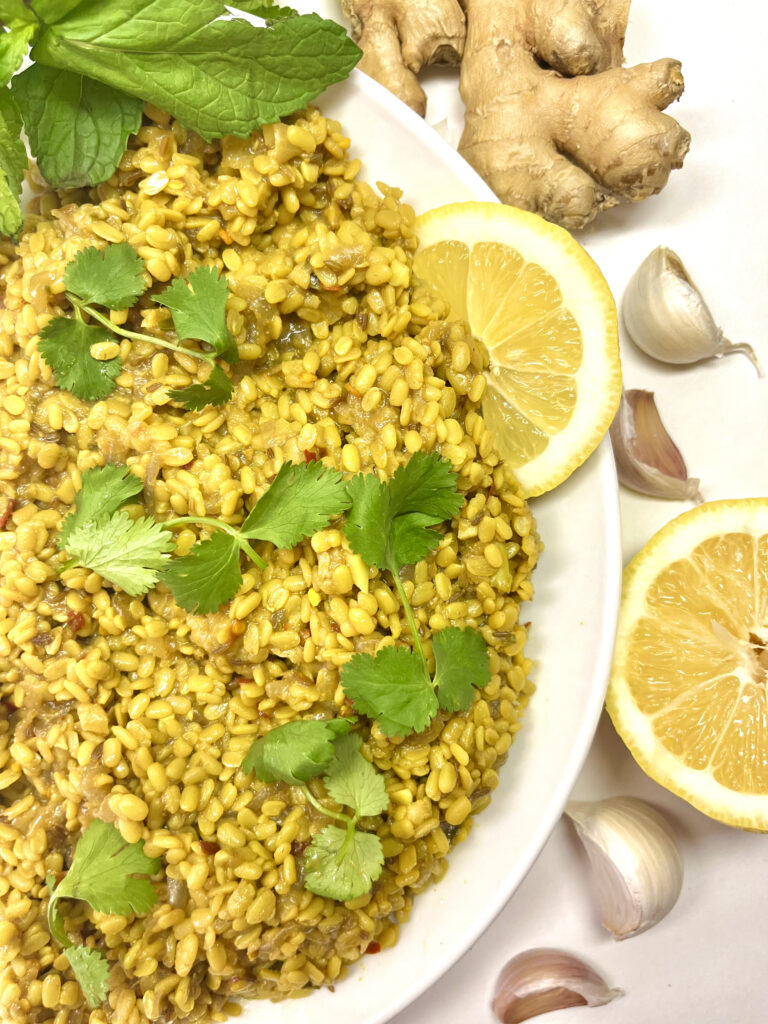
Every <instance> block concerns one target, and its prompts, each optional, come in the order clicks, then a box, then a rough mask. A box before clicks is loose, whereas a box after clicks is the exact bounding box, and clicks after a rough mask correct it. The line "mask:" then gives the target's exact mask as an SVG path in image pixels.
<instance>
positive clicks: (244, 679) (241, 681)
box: [235, 676, 253, 686]
mask: <svg viewBox="0 0 768 1024" xmlns="http://www.w3.org/2000/svg"><path fill="white" fill-rule="evenodd" d="M235 682H236V683H237V685H238V686H247V685H248V683H252V682H253V679H249V678H248V676H235Z"/></svg>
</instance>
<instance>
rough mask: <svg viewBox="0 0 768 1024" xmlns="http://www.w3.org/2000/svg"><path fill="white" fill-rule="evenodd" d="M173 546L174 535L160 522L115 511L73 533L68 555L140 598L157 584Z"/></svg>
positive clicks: (78, 563) (68, 540) (68, 546)
mask: <svg viewBox="0 0 768 1024" xmlns="http://www.w3.org/2000/svg"><path fill="white" fill-rule="evenodd" d="M173 546H174V545H173V538H172V536H171V534H170V533H169V531H168V530H165V529H163V527H162V525H161V524H160V523H156V522H155V521H154V520H153V519H149V518H146V517H142V518H140V519H131V517H130V516H129V515H128V513H127V512H115V513H114V515H112V516H110V517H109V518H106V517H105V518H100V519H95V520H91V521H90V522H88V523H84V524H83V525H82V526H77V527H75V528H74V529H73V530H71V532H70V533H69V535H68V537H67V543H66V552H67V554H68V555H69V556H70V559H71V560H72V561H73V563H74V564H76V565H82V566H84V567H85V568H86V569H91V570H93V572H97V573H98V574H99V576H102V577H103V578H104V579H105V580H109V582H110V583H114V584H115V586H118V587H122V589H123V590H124V591H125V592H126V594H130V595H131V596H132V597H141V596H142V595H143V594H146V592H147V591H148V590H150V589H151V588H152V587H154V586H155V584H156V583H157V581H158V579H159V575H160V570H161V569H163V568H164V567H165V566H166V564H167V562H168V554H169V552H170V551H172V550H173Z"/></svg>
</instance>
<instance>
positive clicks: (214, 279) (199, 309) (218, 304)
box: [156, 267, 238, 363]
mask: <svg viewBox="0 0 768 1024" xmlns="http://www.w3.org/2000/svg"><path fill="white" fill-rule="evenodd" d="M228 295H229V287H228V286H227V279H226V278H225V277H220V276H219V272H218V270H217V269H216V268H215V267H198V268H197V270H193V271H192V273H191V274H190V275H189V277H188V278H187V280H186V281H184V280H182V279H181V278H178V277H177V278H176V280H175V281H174V282H173V284H171V285H170V286H169V287H168V288H166V289H165V291H162V292H160V294H159V295H158V296H156V299H157V301H158V302H159V303H160V304H161V305H163V306H167V308H168V309H170V311H171V314H172V316H173V326H174V327H175V328H176V334H177V335H178V336H179V339H180V340H181V339H183V338H197V340H198V341H207V342H208V344H209V345H212V346H213V348H214V349H215V351H216V354H217V355H220V356H221V357H222V358H223V359H226V361H227V362H228V363H236V362H237V359H238V354H237V345H236V344H235V339H234V338H233V337H232V335H231V334H230V332H229V328H228V327H227V296H228Z"/></svg>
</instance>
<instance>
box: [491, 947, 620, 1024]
mask: <svg viewBox="0 0 768 1024" xmlns="http://www.w3.org/2000/svg"><path fill="white" fill-rule="evenodd" d="M620 995H622V991H621V989H618V988H609V987H608V986H607V985H606V983H605V981H604V979H603V978H601V977H600V975H599V974H598V973H597V972H596V971H595V970H593V969H592V968H591V967H590V966H589V964H586V963H584V961H583V960H579V959H578V958H577V957H575V956H573V955H572V954H570V953H566V952H564V951H563V950H562V949H549V948H540V949H529V950H527V951H526V952H525V953H518V955H517V956H514V957H512V959H511V960H510V961H509V962H508V963H506V964H505V965H504V967H503V968H502V971H501V974H500V975H499V978H498V981H497V982H496V991H495V992H494V996H493V1003H492V1009H493V1012H494V1013H495V1014H496V1016H497V1017H498V1019H499V1020H500V1021H501V1022H502V1024H520V1021H524V1020H528V1019H529V1018H530V1017H535V1016H537V1015H538V1014H540V1013H549V1012H550V1010H561V1009H565V1008H566V1007H569V1006H603V1005H604V1004H605V1003H609V1002H610V1001H611V1000H612V999H615V998H616V996H620Z"/></svg>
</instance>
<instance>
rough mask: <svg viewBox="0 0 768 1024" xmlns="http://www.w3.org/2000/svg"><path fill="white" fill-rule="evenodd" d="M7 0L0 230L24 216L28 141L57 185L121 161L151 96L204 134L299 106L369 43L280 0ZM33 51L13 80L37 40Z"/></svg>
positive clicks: (0, 13) (250, 126)
mask: <svg viewBox="0 0 768 1024" xmlns="http://www.w3.org/2000/svg"><path fill="white" fill-rule="evenodd" d="M238 6H239V7H240V8H241V9H245V10H246V11H248V12H250V13H251V14H253V15H256V16H257V17H260V18H263V19H265V23H264V24H263V25H258V24H254V23H253V20H252V19H250V20H247V19H246V17H245V16H244V15H243V14H241V13H239V12H237V11H231V8H229V6H228V5H226V4H225V3H224V2H223V0H195V2H194V3H189V0H164V2H163V3H162V4H159V3H157V2H156V0H132V2H131V3H125V2H124V0H98V2H96V0H35V3H34V4H25V3H22V2H21V0H1V2H0V19H2V21H3V22H4V23H5V26H6V30H5V31H4V30H3V27H2V26H0V232H3V233H6V234H16V233H17V232H18V231H19V230H20V228H21V226H22V219H23V218H22V214H21V209H20V204H19V196H20V193H21V178H22V175H23V171H24V169H25V168H26V150H25V147H24V143H23V142H22V141H21V137H20V133H21V121H22V118H23V121H24V129H25V131H26V135H27V137H28V139H29V144H30V148H31V151H32V155H33V156H34V157H35V159H36V160H37V162H38V164H39V166H40V168H41V170H42V172H43V174H44V175H45V177H46V178H47V179H48V180H49V181H50V183H51V184H52V185H53V186H54V187H56V188H62V187H63V188H69V187H79V186H83V185H95V184H97V183H98V182H101V181H105V180H106V179H107V178H109V177H110V175H111V174H112V173H113V172H114V171H115V169H116V168H117V166H118V163H119V161H120V158H121V156H122V154H123V152H124V150H125V147H126V143H127V141H128V137H129V135H130V134H131V133H133V132H136V131H138V129H139V127H140V125H141V117H142V109H143V106H144V103H145V102H149V103H153V104H154V105H155V106H156V107H159V108H160V109H161V110H166V111H168V113H170V114H171V115H172V116H173V117H175V118H177V119H178V120H179V121H180V122H181V123H182V124H183V125H184V127H185V128H187V129H188V130H191V131H195V132H198V133H199V134H200V135H201V136H202V137H203V138H205V139H207V140H210V139H212V138H221V137H223V136H225V135H236V136H238V137H241V138H245V137H246V136H248V135H250V133H251V132H252V131H253V130H254V128H258V127H259V126H260V125H263V124H268V123H271V122H274V121H277V120H279V118H281V117H284V116H286V115H288V114H292V113H293V112H294V111H296V110H300V109H301V108H302V107H303V106H305V105H306V104H307V103H308V102H309V101H310V100H312V99H314V98H315V97H316V96H318V95H319V94H320V93H321V92H322V91H323V90H324V89H325V88H327V87H328V86H329V85H331V84H332V83H334V82H339V81H341V80H342V79H344V78H346V77H347V76H348V75H349V72H350V71H351V70H352V68H353V67H354V65H355V64H356V63H357V62H358V60H359V59H360V56H361V51H360V49H359V48H358V47H357V46H356V45H355V44H354V43H353V42H352V40H351V39H350V38H349V36H348V35H347V33H346V32H345V30H344V28H343V27H342V26H341V25H337V24H336V23H335V22H333V21H329V20H325V19H322V18H320V17H318V15H316V14H308V15H298V14H297V13H296V11H294V10H292V9H291V8H290V7H276V6H275V5H274V4H273V3H272V2H271V0H260V2H257V3H253V2H252V0H242V2H241V3H240V4H239V5H238ZM30 47H31V48H32V49H31V54H30V56H31V57H32V60H33V61H34V62H35V63H34V64H33V65H32V66H31V67H29V68H27V70H25V71H23V72H22V73H21V74H17V75H16V76H15V77H14V78H13V80H12V83H11V87H10V88H8V87H6V83H7V82H8V81H9V80H10V79H11V76H12V75H14V72H16V70H17V69H18V68H19V66H20V65H21V63H22V61H23V59H24V57H25V56H26V54H27V52H28V50H29V48H30Z"/></svg>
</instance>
